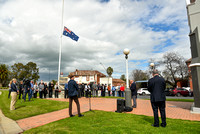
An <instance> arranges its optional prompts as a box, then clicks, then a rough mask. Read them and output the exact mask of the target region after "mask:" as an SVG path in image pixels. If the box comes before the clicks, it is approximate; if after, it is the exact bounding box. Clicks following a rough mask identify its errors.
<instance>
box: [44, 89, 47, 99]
mask: <svg viewBox="0 0 200 134" xmlns="http://www.w3.org/2000/svg"><path fill="white" fill-rule="evenodd" d="M44 98H47V90H44Z"/></svg>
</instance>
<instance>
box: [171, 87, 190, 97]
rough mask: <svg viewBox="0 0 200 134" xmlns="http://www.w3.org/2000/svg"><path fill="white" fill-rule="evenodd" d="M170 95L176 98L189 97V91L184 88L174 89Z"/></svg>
mask: <svg viewBox="0 0 200 134" xmlns="http://www.w3.org/2000/svg"><path fill="white" fill-rule="evenodd" d="M171 93H172V95H175V96H178V97H180V96H181V95H182V96H189V91H188V90H187V89H184V88H175V89H174V90H172V92H171Z"/></svg>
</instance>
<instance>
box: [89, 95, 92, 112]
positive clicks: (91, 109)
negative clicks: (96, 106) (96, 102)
mask: <svg viewBox="0 0 200 134" xmlns="http://www.w3.org/2000/svg"><path fill="white" fill-rule="evenodd" d="M89 111H92V109H91V97H89Z"/></svg>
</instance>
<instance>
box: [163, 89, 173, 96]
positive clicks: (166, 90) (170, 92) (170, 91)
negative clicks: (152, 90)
mask: <svg viewBox="0 0 200 134" xmlns="http://www.w3.org/2000/svg"><path fill="white" fill-rule="evenodd" d="M172 90H174V88H166V89H165V95H166V96H171V95H172Z"/></svg>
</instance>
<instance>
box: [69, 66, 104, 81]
mask: <svg viewBox="0 0 200 134" xmlns="http://www.w3.org/2000/svg"><path fill="white" fill-rule="evenodd" d="M69 75H74V76H75V79H74V80H75V81H77V82H78V83H90V82H97V83H100V78H102V77H106V75H104V74H103V73H101V72H99V71H97V70H78V69H76V70H75V71H74V72H71V73H69Z"/></svg>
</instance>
